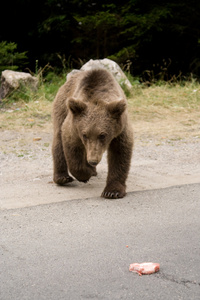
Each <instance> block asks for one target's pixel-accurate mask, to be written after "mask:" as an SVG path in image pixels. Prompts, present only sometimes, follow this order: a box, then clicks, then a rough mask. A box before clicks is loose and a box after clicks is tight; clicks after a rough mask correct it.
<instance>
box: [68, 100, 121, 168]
mask: <svg viewBox="0 0 200 300" xmlns="http://www.w3.org/2000/svg"><path fill="white" fill-rule="evenodd" d="M68 107H69V109H70V111H71V113H72V116H73V120H74V122H73V125H74V126H75V128H76V131H77V133H78V135H79V138H80V140H81V141H82V143H83V145H84V146H85V150H86V156H87V161H88V163H89V164H90V165H92V166H96V165H97V164H98V163H99V162H100V160H101V158H102V155H103V153H104V152H105V151H106V150H107V149H108V147H109V145H110V143H111V141H112V140H113V139H114V138H117V136H119V134H120V133H121V132H122V130H123V128H124V126H125V118H126V113H125V111H126V101H125V100H124V99H119V100H116V101H111V102H105V101H98V102H92V103H89V102H88V103H86V102H83V101H80V100H77V99H74V98H71V99H69V100H68Z"/></svg>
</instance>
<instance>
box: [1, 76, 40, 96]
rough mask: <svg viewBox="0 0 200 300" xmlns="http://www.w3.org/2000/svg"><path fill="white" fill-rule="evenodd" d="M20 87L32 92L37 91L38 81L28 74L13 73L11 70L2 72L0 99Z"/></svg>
mask: <svg viewBox="0 0 200 300" xmlns="http://www.w3.org/2000/svg"><path fill="white" fill-rule="evenodd" d="M21 85H22V86H26V87H29V88H31V89H32V90H37V87H38V79H37V78H36V77H34V76H32V75H31V74H29V73H24V72H15V71H11V70H5V71H3V72H2V74H1V88H0V99H3V98H5V97H6V96H7V95H9V94H10V93H11V92H12V91H13V90H16V89H18V88H19V87H20V86H21Z"/></svg>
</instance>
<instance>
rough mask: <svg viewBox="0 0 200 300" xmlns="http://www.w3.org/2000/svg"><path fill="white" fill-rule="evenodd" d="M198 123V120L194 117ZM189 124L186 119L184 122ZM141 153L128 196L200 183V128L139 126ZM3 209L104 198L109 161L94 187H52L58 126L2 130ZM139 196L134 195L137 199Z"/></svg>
mask: <svg viewBox="0 0 200 300" xmlns="http://www.w3.org/2000/svg"><path fill="white" fill-rule="evenodd" d="M191 119H192V116H191ZM183 121H184V116H183ZM133 127H134V131H135V147H134V152H133V159H132V165H131V169H130V174H129V177H128V181H127V192H128V193H129V192H134V191H140V190H149V189H158V188H165V187H169V186H175V185H182V184H190V183H199V182H200V124H199V122H198V120H196V121H195V122H192V124H190V125H188V122H187V124H185V123H184V122H181V121H180V120H177V119H173V118H172V116H170V117H169V119H164V120H163V119H162V120H159V119H157V120H152V121H151V122H150V121H148V122H147V121H145V120H136V121H133ZM0 134H1V138H0V162H1V164H0V186H1V193H0V209H1V210H3V209H11V208H17V207H26V206H35V205H40V204H45V203H54V202H61V201H67V200H71V199H80V198H82V199H86V198H90V197H97V196H100V194H101V192H102V190H103V188H104V185H105V181H106V176H107V162H106V155H104V157H103V159H102V161H101V162H100V164H99V165H98V167H97V171H98V175H97V177H93V178H92V179H91V180H90V181H89V182H88V183H86V184H84V183H80V182H78V181H76V180H75V181H74V182H72V183H71V184H69V185H68V186H65V187H60V186H57V185H56V184H54V183H53V181H52V173H53V167H52V156H51V143H52V125H51V121H47V122H46V123H45V125H44V126H42V127H38V128H32V129H27V128H20V129H19V128H18V129H17V130H6V129H2V128H1V129H0ZM133 195H134V194H133Z"/></svg>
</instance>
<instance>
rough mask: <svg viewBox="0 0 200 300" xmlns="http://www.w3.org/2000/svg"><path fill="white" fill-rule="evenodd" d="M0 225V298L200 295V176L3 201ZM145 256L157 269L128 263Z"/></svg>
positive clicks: (25, 299)
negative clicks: (136, 269) (160, 184)
mask: <svg viewBox="0 0 200 300" xmlns="http://www.w3.org/2000/svg"><path fill="white" fill-rule="evenodd" d="M97 196H98V195H97ZM0 228H1V234H0V299H1V300H29V299H30V300H40V299H45V300H46V299H48V300H57V299H58V300H60V299H72V300H76V299H105V300H106V299H163V300H165V299H166V300H169V299H183V300H188V299H196V300H197V299H198V300H199V299H200V234H199V231H200V184H190V185H181V186H174V187H168V188H163V189H154V190H153V189H152V190H145V191H137V192H130V193H128V195H127V196H126V197H125V198H124V199H119V200H105V199H102V198H100V197H97V198H95V197H92V198H84V197H83V199H72V200H67V201H62V202H60V203H59V202H57V203H49V204H43V205H41V204H40V205H36V206H30V207H22V208H14V209H5V210H1V211H0ZM145 261H147V262H149V261H153V262H157V263H160V267H161V268H160V272H158V273H156V274H152V275H144V276H141V277H140V276H138V274H135V273H130V272H129V271H128V268H129V265H130V264H131V263H134V262H145Z"/></svg>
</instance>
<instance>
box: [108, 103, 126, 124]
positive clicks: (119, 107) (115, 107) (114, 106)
mask: <svg viewBox="0 0 200 300" xmlns="http://www.w3.org/2000/svg"><path fill="white" fill-rule="evenodd" d="M125 109H126V102H125V100H124V99H121V100H117V101H113V102H111V103H108V111H109V113H110V114H111V115H112V117H113V118H115V119H118V118H119V117H120V116H121V115H122V113H123V112H124V111H125Z"/></svg>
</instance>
